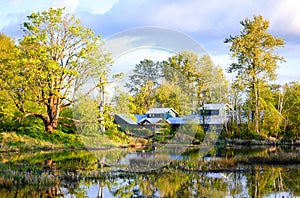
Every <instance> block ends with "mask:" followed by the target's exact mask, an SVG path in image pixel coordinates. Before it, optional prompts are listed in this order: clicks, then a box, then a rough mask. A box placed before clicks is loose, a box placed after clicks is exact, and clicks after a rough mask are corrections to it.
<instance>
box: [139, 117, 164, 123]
mask: <svg viewBox="0 0 300 198" xmlns="http://www.w3.org/2000/svg"><path fill="white" fill-rule="evenodd" d="M160 121H164V122H167V121H166V120H165V119H163V118H143V119H141V120H140V121H139V122H138V123H143V122H149V123H151V124H155V123H158V122H160Z"/></svg>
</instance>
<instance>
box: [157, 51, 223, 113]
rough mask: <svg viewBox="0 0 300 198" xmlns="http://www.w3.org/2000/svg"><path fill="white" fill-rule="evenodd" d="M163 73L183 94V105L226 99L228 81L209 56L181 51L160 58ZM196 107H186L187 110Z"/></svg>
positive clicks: (192, 105)
mask: <svg viewBox="0 0 300 198" xmlns="http://www.w3.org/2000/svg"><path fill="white" fill-rule="evenodd" d="M163 64H164V67H163V69H162V71H163V76H164V77H165V79H166V81H167V82H172V83H175V85H177V86H179V87H180V88H181V92H182V93H184V94H185V98H187V99H188V100H189V101H186V102H185V103H184V104H181V105H182V106H189V107H195V108H196V109H199V108H200V107H202V106H203V104H205V103H212V102H214V103H217V102H226V99H225V98H226V93H227V84H228V83H227V81H226V78H225V76H224V74H223V71H222V69H221V68H220V67H218V66H215V65H214V64H213V62H212V60H211V59H210V58H209V56H206V55H204V56H202V57H198V56H197V55H196V54H194V53H192V52H189V51H184V52H182V53H179V54H176V55H174V56H172V57H170V58H169V59H168V60H167V61H164V62H163ZM191 111H195V109H190V110H186V112H184V113H183V114H186V113H187V114H189V113H191Z"/></svg>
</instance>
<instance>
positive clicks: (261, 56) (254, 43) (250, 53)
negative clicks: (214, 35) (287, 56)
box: [224, 16, 284, 134]
mask: <svg viewBox="0 0 300 198" xmlns="http://www.w3.org/2000/svg"><path fill="white" fill-rule="evenodd" d="M241 25H242V26H243V30H242V31H241V33H240V35H237V36H234V37H233V36H230V37H229V38H226V39H225V41H224V42H225V43H229V44H230V45H231V46H230V53H231V56H232V57H233V58H236V60H237V61H236V62H233V63H232V64H231V65H230V66H229V68H228V72H229V73H232V72H237V74H236V76H237V77H238V78H239V79H241V80H242V83H243V84H244V85H245V88H246V91H247V93H248V94H249V97H250V108H251V109H250V110H251V112H252V114H251V121H252V123H253V126H252V127H253V129H254V131H255V132H256V133H257V134H259V132H260V114H261V113H260V92H261V89H263V85H264V83H266V82H268V81H270V80H275V79H276V69H277V67H278V62H279V61H283V60H284V59H283V57H281V56H279V55H278V54H276V53H275V52H274V50H275V49H276V48H277V47H283V46H284V40H283V39H282V38H277V37H275V36H273V35H271V34H269V33H268V32H267V30H268V28H269V21H268V20H265V19H263V17H262V16H254V18H253V20H251V19H249V18H246V19H245V20H243V21H242V22H241Z"/></svg>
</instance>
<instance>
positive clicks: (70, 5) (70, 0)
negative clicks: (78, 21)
mask: <svg viewBox="0 0 300 198" xmlns="http://www.w3.org/2000/svg"><path fill="white" fill-rule="evenodd" d="M78 3H79V0H55V1H54V2H53V4H52V7H53V8H63V7H65V8H66V10H67V11H68V12H71V13H72V12H75V10H76V8H77V6H78Z"/></svg>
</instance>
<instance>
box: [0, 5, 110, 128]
mask: <svg viewBox="0 0 300 198" xmlns="http://www.w3.org/2000/svg"><path fill="white" fill-rule="evenodd" d="M63 11H64V9H61V8H59V9H52V8H50V9H49V10H47V11H44V12H42V13H40V12H38V13H32V14H31V15H30V16H28V17H27V18H28V21H26V22H24V24H23V27H22V30H23V32H24V37H23V39H22V40H21V41H20V44H19V46H18V50H16V53H14V56H13V57H12V58H11V61H9V62H8V63H7V65H9V66H7V68H6V70H5V71H4V72H5V73H6V74H10V76H12V77H13V78H12V81H7V80H5V79H4V81H5V84H6V87H7V88H8V89H7V90H8V91H9V93H10V97H11V98H12V100H13V101H14V103H15V105H16V107H17V108H18V110H19V111H20V112H22V113H23V114H24V116H25V117H26V116H34V117H38V118H40V119H42V120H43V123H44V125H45V130H46V131H47V132H49V133H51V132H52V131H53V130H55V129H56V128H57V125H58V118H59V115H60V112H61V111H62V110H63V109H64V108H66V107H68V106H70V105H72V104H74V103H75V102H76V101H77V99H78V98H77V97H76V96H77V95H78V93H79V92H82V91H83V90H85V88H84V87H83V86H84V85H85V84H86V83H87V82H90V83H91V84H92V83H93V82H94V81H93V79H96V78H97V79H99V77H100V76H101V74H106V73H107V70H108V68H107V65H108V64H109V63H110V58H109V56H108V54H106V53H105V52H104V51H103V50H102V49H100V47H101V46H102V44H103V41H102V38H101V36H96V35H95V34H94V32H93V31H92V30H91V29H89V28H86V27H83V26H82V25H81V24H80V21H79V20H78V19H76V18H75V16H73V15H70V14H64V13H63ZM1 59H2V58H1ZM2 61H3V59H2ZM102 76H103V75H102ZM102 79H103V78H102ZM11 82H12V83H11ZM102 84H103V82H102ZM98 85H99V84H96V85H95V86H93V87H92V88H91V89H90V90H88V91H86V92H85V95H88V94H89V93H91V92H92V91H93V90H94V89H95V88H96V87H97V86H98ZM29 104H30V106H33V107H34V108H33V109H29V108H28V106H29Z"/></svg>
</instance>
